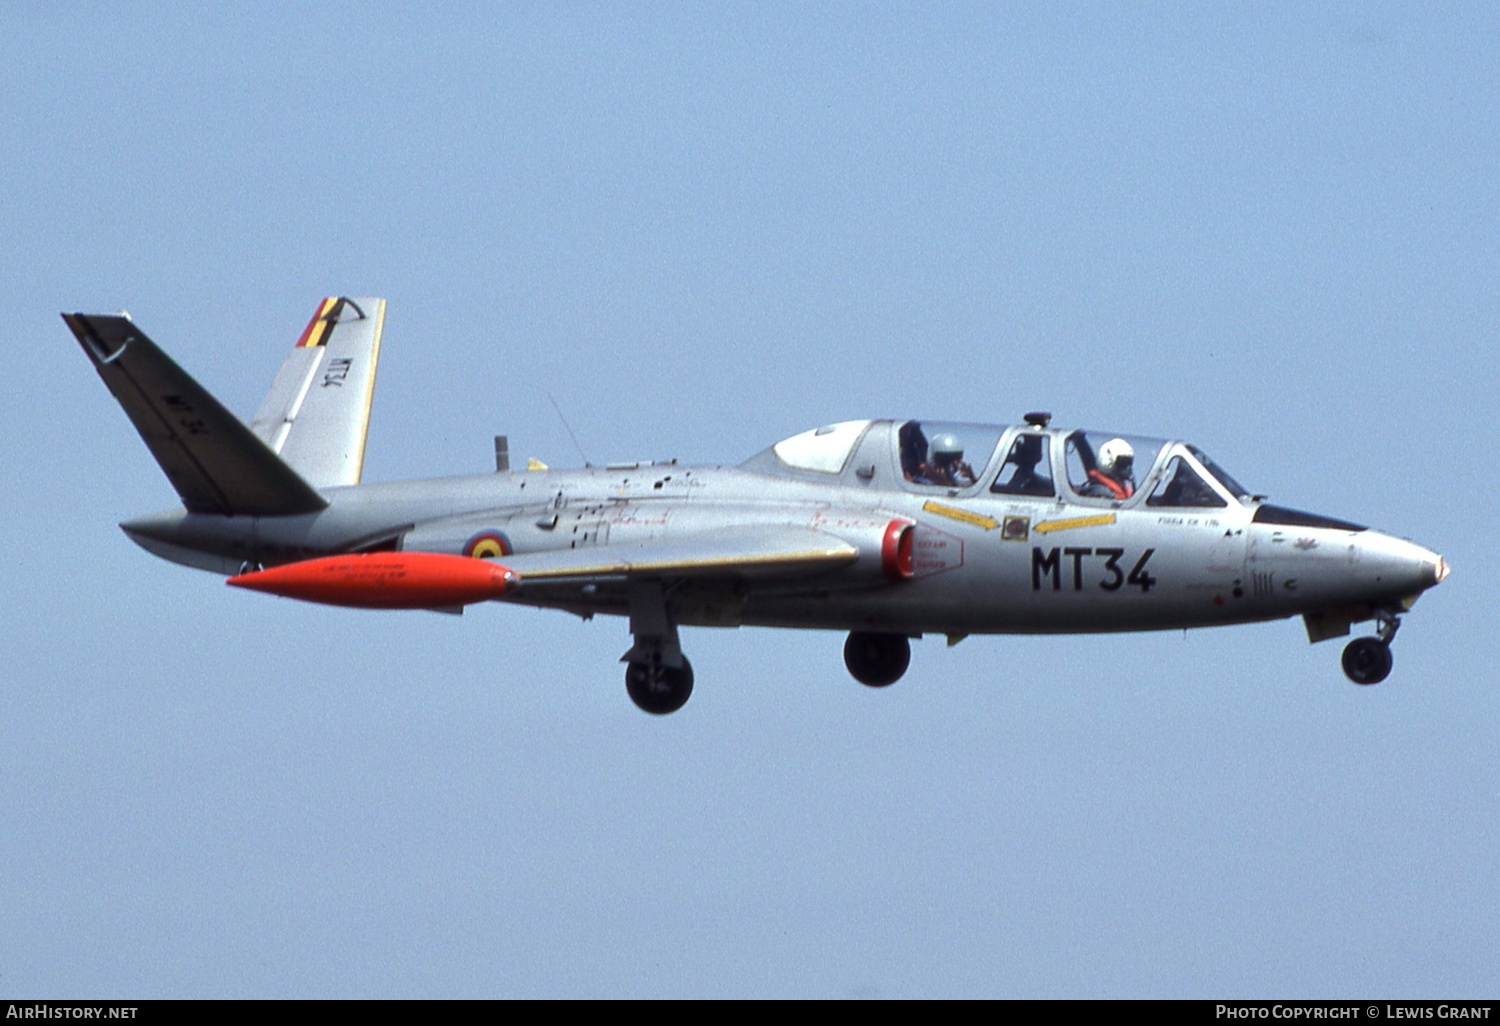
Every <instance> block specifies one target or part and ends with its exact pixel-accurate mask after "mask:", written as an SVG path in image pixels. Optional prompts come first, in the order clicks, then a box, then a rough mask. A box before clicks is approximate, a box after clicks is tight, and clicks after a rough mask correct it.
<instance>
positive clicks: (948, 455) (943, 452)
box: [932, 431, 964, 463]
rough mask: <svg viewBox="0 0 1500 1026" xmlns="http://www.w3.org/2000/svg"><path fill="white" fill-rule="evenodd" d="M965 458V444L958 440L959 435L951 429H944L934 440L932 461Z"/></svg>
mask: <svg viewBox="0 0 1500 1026" xmlns="http://www.w3.org/2000/svg"><path fill="white" fill-rule="evenodd" d="M963 458H964V445H963V443H962V442H960V441H959V440H958V436H957V435H955V434H953V433H952V432H949V431H944V432H943V433H942V434H940V435H937V436H936V437H934V438H933V440H932V462H934V463H938V462H941V461H942V460H943V459H950V460H961V459H963Z"/></svg>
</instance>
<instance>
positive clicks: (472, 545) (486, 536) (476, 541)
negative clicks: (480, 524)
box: [464, 531, 515, 559]
mask: <svg viewBox="0 0 1500 1026" xmlns="http://www.w3.org/2000/svg"><path fill="white" fill-rule="evenodd" d="M514 551H515V549H513V548H512V547H511V544H510V539H509V538H507V537H505V535H503V534H501V533H500V532H499V531H480V532H479V533H478V534H476V535H475V536H474V537H472V538H470V539H469V540H468V541H466V542H464V555H466V556H473V557H474V558H475V559H498V558H499V557H501V556H508V555H510V554H511V553H512V552H514Z"/></svg>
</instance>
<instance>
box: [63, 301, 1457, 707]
mask: <svg viewBox="0 0 1500 1026" xmlns="http://www.w3.org/2000/svg"><path fill="white" fill-rule="evenodd" d="M384 317H385V301H384V300H381V299H347V298H339V299H326V300H324V301H323V302H322V303H320V304H319V306H318V309H317V311H316V313H315V314H314V315H313V318H312V320H311V321H310V322H309V324H308V326H307V329H306V330H305V331H304V332H303V334H302V336H301V338H300V339H299V341H298V343H297V346H296V348H295V349H294V350H293V352H292V354H291V356H289V357H288V358H287V360H286V362H285V364H284V365H283V366H282V369H281V371H280V373H279V374H278V375H277V377H276V380H275V382H274V384H273V385H272V387H271V391H270V394H269V395H267V397H266V399H265V401H264V402H263V403H262V404H261V407H260V409H259V410H258V411H257V413H256V414H255V417H254V418H253V419H252V420H251V422H250V424H249V425H248V426H246V425H245V424H243V423H241V422H240V421H239V420H237V419H236V418H235V417H234V416H233V415H232V414H230V413H229V412H228V411H227V410H225V408H224V407H223V406H222V405H221V404H220V403H219V402H218V401H217V400H215V399H214V398H213V396H211V395H210V394H209V393H208V392H207V391H205V390H204V389H203V388H202V387H201V386H200V385H199V384H198V383H197V382H196V381H194V380H193V379H192V378H191V377H190V376H189V375H187V374H186V373H184V372H183V371H182V370H181V369H180V368H179V367H178V366H177V365H176V364H175V363H173V362H172V360H171V359H170V358H168V357H167V356H166V355H165V354H164V353H163V352H162V351H161V350H160V349H158V348H157V347H156V346H155V345H154V344H153V343H152V342H151V340H150V339H148V338H147V337H146V336H145V334H144V333H142V332H141V330H140V329H139V328H137V327H136V326H135V325H134V323H132V322H131V320H130V318H129V317H128V316H126V315H92V314H64V315H63V318H64V320H65V321H66V322H67V324H68V327H69V328H71V329H72V331H73V334H74V335H76V336H77V338H78V341H79V342H80V343H81V344H82V346H83V351H84V352H85V353H86V354H88V357H89V359H90V360H91V361H92V362H93V364H94V366H95V368H96V369H97V370H98V372H99V375H100V377H102V378H103V379H104V382H105V384H107V385H108V386H109V389H110V391H111V392H113V393H114V395H115V398H116V399H118V400H119V402H120V405H121V406H123V407H124V409H125V412H126V414H127V415H128V416H129V417H130V419H131V421H132V422H133V423H134V424H135V426H136V429H137V430H138V431H139V432H140V434H141V437H142V438H143V439H144V440H145V442H146V445H147V446H148V447H149V448H150V450H151V452H152V455H154V456H155V457H156V460H157V462H158V463H160V464H161V467H162V469H163V470H165V471H166V474H167V477H168V478H169V479H170V480H171V482H172V484H173V486H174V487H175V488H176V489H177V493H178V495H179V496H181V498H182V508H179V509H174V510H172V511H170V512H166V513H157V514H153V515H150V516H144V517H139V518H137V519H134V520H129V521H126V522H125V523H124V524H122V525H121V526H122V527H123V528H124V530H125V533H126V534H128V535H129V536H130V537H131V538H132V539H134V540H135V541H136V542H138V543H139V544H140V545H141V546H142V547H144V548H145V549H147V550H148V551H150V552H152V553H154V554H156V555H158V556H161V557H163V558H165V559H169V560H172V561H174V562H178V563H183V564H185V565H187V566H192V567H198V568H201V569H204V570H209V571H213V572H216V573H222V574H228V575H232V576H230V578H229V583H230V584H233V585H238V586H241V587H245V588H253V589H257V590H260V591H266V592H270V593H272V594H275V595H282V596H287V597H290V598H298V599H305V600H308V601H313V602H323V603H329V604H333V605H341V606H356V607H366V608H375V609H434V610H439V611H445V612H458V611H461V610H462V608H463V606H465V605H467V604H469V603H473V602H481V601H489V600H497V601H501V602H519V603H523V604H526V605H533V606H542V607H547V608H551V609H562V610H566V611H568V612H570V613H576V614H578V615H580V616H583V617H591V616H593V615H594V614H596V613H610V614H615V615H619V616H624V617H627V618H628V620H629V625H630V633H631V635H632V636H633V640H634V644H633V645H632V646H631V647H630V649H629V651H627V652H626V653H625V655H624V657H623V659H622V661H623V662H625V663H626V664H627V668H626V671H625V681H626V686H627V689H628V691H629V693H630V697H631V698H632V699H633V700H634V701H635V703H636V704H637V705H639V706H640V707H641V708H642V709H645V710H646V711H647V712H652V713H668V712H672V711H674V710H676V709H679V708H681V706H682V704H683V703H684V702H686V701H687V699H688V696H689V694H691V692H692V688H693V671H692V668H691V666H690V665H689V663H688V661H687V658H686V657H685V656H684V655H683V652H682V647H681V644H680V642H679V640H678V627H679V626H680V625H695V626H719V627H732V626H738V625H740V624H756V625H763V626H771V627H803V628H823V629H830V630H839V631H848V632H849V637H848V640H847V641H846V643H845V645H844V659H845V662H846V663H847V665H848V667H849V672H850V673H851V674H853V676H854V677H855V678H856V679H857V680H859V681H861V682H863V683H865V684H869V685H872V686H875V687H880V686H884V685H887V684H890V683H892V682H894V681H895V680H897V679H898V678H899V677H900V676H901V675H902V674H903V673H904V672H905V671H906V667H907V664H908V662H909V661H910V658H911V648H910V644H909V641H908V639H910V638H914V637H920V636H922V635H924V634H942V635H946V636H947V638H948V640H949V643H950V644H951V643H956V642H957V641H958V640H959V639H962V638H963V637H965V636H967V635H969V634H1018V633H1083V632H1103V631H1137V630H1161V629H1169V628H1187V627H1206V626H1211V625H1215V624H1233V623H1247V622H1251V621H1258V620H1271V619H1276V618H1280V617H1290V616H1301V617H1302V618H1303V619H1304V621H1305V622H1306V625H1307V633H1308V637H1309V638H1310V639H1311V640H1312V641H1322V640H1324V639H1327V638H1332V637H1337V636H1341V635H1347V634H1348V633H1349V628H1350V625H1351V624H1353V623H1356V622H1359V621H1364V620H1372V619H1373V620H1374V621H1375V623H1376V624H1377V632H1376V636H1374V637H1363V638H1357V639H1355V640H1354V641H1352V642H1350V643H1349V645H1348V647H1347V648H1345V649H1344V656H1343V667H1344V671H1345V672H1346V673H1347V674H1348V676H1349V677H1350V678H1351V679H1352V680H1354V681H1355V682H1357V683H1360V684H1373V683H1375V682H1377V681H1380V680H1383V679H1385V677H1386V675H1387V674H1388V673H1389V672H1390V668H1391V654H1390V642H1391V639H1392V637H1393V636H1394V635H1395V633H1396V628H1397V626H1398V624H1399V622H1400V616H1401V614H1402V613H1404V612H1405V611H1406V610H1407V609H1409V608H1410V606H1411V604H1412V602H1413V601H1414V600H1415V599H1416V597H1417V596H1418V595H1420V594H1421V593H1422V592H1423V591H1424V590H1426V589H1427V588H1430V587H1432V586H1433V585H1435V584H1437V583H1439V582H1440V581H1442V580H1443V578H1444V577H1446V576H1447V574H1448V566H1447V564H1446V563H1445V562H1444V560H1443V559H1442V557H1440V556H1438V555H1437V554H1436V553H1434V552H1431V551H1429V550H1427V549H1425V548H1422V547H1421V546H1419V545H1415V544H1413V543H1412V542H1409V541H1402V540H1401V539H1398V538H1394V537H1391V536H1390V535H1387V534H1382V533H1380V532H1378V531H1372V530H1369V529H1367V528H1364V527H1361V526H1359V525H1357V524H1351V523H1347V522H1345V521H1342V520H1335V519H1333V518H1331V517H1325V516H1318V515H1315V514H1310V513H1302V512H1298V511H1296V510H1293V509H1288V508H1285V507H1282V506H1277V505H1272V504H1270V503H1267V502H1265V501H1263V499H1262V497H1260V496H1256V495H1251V494H1250V493H1249V492H1247V491H1246V490H1245V489H1244V488H1243V487H1241V486H1240V485H1239V483H1238V482H1236V481H1235V480H1234V478H1232V477H1231V476H1230V475H1229V474H1227V473H1225V471H1224V470H1223V469H1222V468H1221V467H1220V466H1219V465H1218V464H1217V463H1215V462H1214V461H1213V460H1212V459H1210V458H1209V457H1208V455H1207V454H1206V453H1205V452H1204V451H1203V450H1201V449H1199V448H1196V447H1195V446H1192V445H1189V444H1187V443H1185V442H1178V441H1166V440H1162V439H1155V438H1140V437H1134V436H1130V435H1122V434H1117V433H1114V432H1097V431H1084V430H1064V429H1060V428H1055V427H1052V426H1051V424H1050V418H1049V416H1048V415H1047V414H1044V413H1033V414H1028V415H1027V416H1026V418H1025V423H1024V424H1021V425H1018V426H1011V427H999V426H992V425H984V424H961V423H950V422H939V421H930V420H921V421H918V420H856V421H846V422H843V423H838V424H831V425H828V426H827V427H821V428H818V429H816V430H813V431H807V432H805V433H803V434H800V435H794V436H793V437H791V438H788V439H785V440H784V441H781V442H778V443H776V444H775V445H773V446H771V447H770V448H768V449H766V450H764V451H763V452H760V453H758V454H756V455H754V456H752V457H751V458H750V459H748V460H746V461H745V462H743V463H741V464H739V465H737V466H704V467H687V466H680V465H678V464H677V463H676V462H675V461H674V462H667V463H628V464H612V465H609V466H605V467H593V466H585V467H584V468H583V469H581V470H552V469H549V468H547V467H545V466H544V465H542V464H541V463H538V462H536V461H531V462H530V465H529V466H528V468H527V470H525V471H521V472H517V473H511V472H510V471H509V458H508V454H505V453H503V452H502V451H501V448H500V445H499V442H500V439H497V440H496V441H497V446H496V464H497V467H496V472H495V473H486V474H482V475H476V476H469V477H449V478H438V479H432V480H421V481H406V482H392V483H381V484H361V483H360V471H361V466H362V464H363V460H364V447H365V434H366V427H367V425H368V422H369V412H370V399H371V396H372V393H373V390H374V385H375V366H376V358H377V356H378V354H379V348H380V335H381V327H382V324H383V321H384Z"/></svg>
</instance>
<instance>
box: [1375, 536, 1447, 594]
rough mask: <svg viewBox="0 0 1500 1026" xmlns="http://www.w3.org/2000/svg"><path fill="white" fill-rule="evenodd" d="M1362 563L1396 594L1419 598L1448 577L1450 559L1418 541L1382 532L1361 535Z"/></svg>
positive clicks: (1390, 591)
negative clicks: (1417, 542) (1425, 547)
mask: <svg viewBox="0 0 1500 1026" xmlns="http://www.w3.org/2000/svg"><path fill="white" fill-rule="evenodd" d="M1359 565H1360V569H1361V570H1362V571H1364V573H1365V574H1367V575H1369V576H1371V577H1373V579H1374V582H1375V583H1377V584H1378V585H1379V586H1380V587H1381V588H1382V590H1387V589H1388V591H1389V593H1390V594H1391V595H1392V596H1393V597H1400V598H1409V599H1415V598H1416V597H1417V596H1418V595H1420V594H1421V593H1422V592H1424V591H1426V590H1427V589H1428V588H1431V587H1433V586H1434V585H1437V584H1441V583H1442V582H1443V580H1444V578H1446V577H1447V576H1448V572H1449V567H1448V561H1447V560H1446V559H1444V558H1443V557H1442V556H1440V555H1438V554H1437V553H1436V552H1433V551H1432V550H1431V549H1424V548H1423V547H1422V546H1420V545H1418V544H1416V543H1415V542H1409V541H1407V540H1406V539H1404V538H1395V537H1392V536H1391V535H1388V534H1381V533H1380V532H1379V531H1365V532H1363V533H1362V534H1361V535H1360V536H1359Z"/></svg>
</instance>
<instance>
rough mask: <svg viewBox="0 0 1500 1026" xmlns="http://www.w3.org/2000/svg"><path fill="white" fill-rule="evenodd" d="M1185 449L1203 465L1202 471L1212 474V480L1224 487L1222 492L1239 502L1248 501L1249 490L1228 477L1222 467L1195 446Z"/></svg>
mask: <svg viewBox="0 0 1500 1026" xmlns="http://www.w3.org/2000/svg"><path fill="white" fill-rule="evenodd" d="M1187 449H1188V452H1190V453H1192V454H1193V456H1194V457H1196V458H1197V460H1198V462H1199V463H1201V464H1203V469H1204V470H1206V471H1208V472H1209V473H1210V474H1212V475H1213V476H1214V480H1216V481H1218V482H1219V484H1221V485H1223V486H1224V490H1225V491H1226V492H1228V493H1229V494H1230V495H1233V496H1234V497H1235V498H1236V499H1239V500H1241V501H1249V499H1250V497H1251V496H1250V490H1249V489H1248V488H1246V487H1245V486H1244V485H1242V484H1240V483H1239V482H1238V481H1236V480H1235V479H1234V478H1232V477H1230V476H1229V474H1228V473H1227V472H1226V471H1225V470H1224V468H1223V467H1221V466H1219V465H1218V464H1217V463H1215V462H1214V461H1213V459H1212V458H1210V457H1209V455H1208V453H1206V452H1204V451H1203V450H1202V449H1200V448H1198V447H1197V446H1196V445H1190V446H1188V447H1187Z"/></svg>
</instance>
